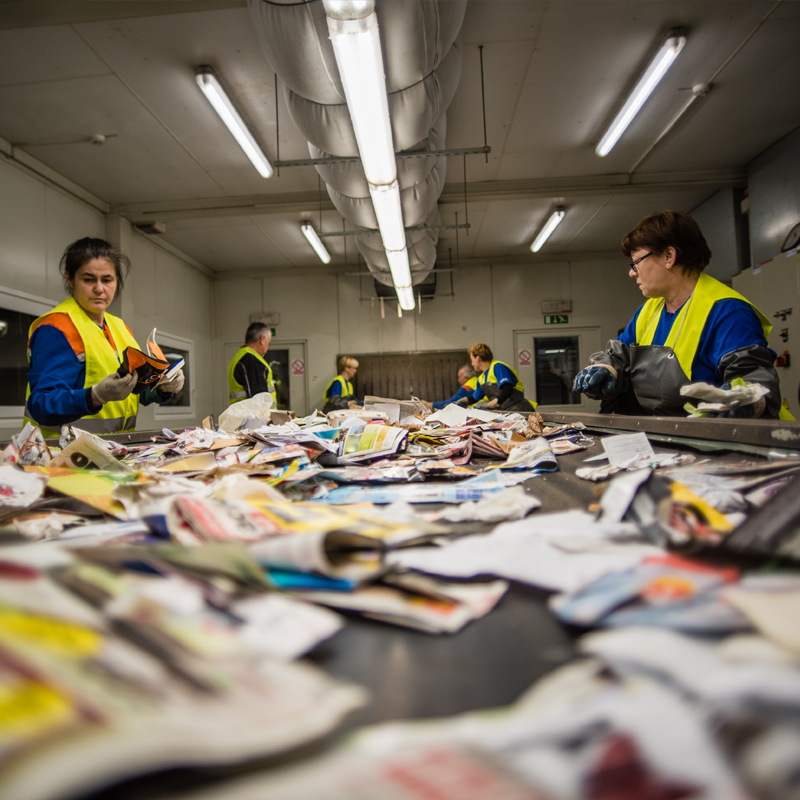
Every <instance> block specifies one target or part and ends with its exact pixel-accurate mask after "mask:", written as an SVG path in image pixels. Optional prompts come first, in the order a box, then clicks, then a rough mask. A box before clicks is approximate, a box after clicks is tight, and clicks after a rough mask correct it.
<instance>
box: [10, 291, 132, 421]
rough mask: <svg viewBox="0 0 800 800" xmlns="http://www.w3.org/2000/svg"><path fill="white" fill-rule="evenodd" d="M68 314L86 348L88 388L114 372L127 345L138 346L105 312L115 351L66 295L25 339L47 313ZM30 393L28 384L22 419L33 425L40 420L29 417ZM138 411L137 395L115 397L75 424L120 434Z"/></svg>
mask: <svg viewBox="0 0 800 800" xmlns="http://www.w3.org/2000/svg"><path fill="white" fill-rule="evenodd" d="M57 313H61V314H68V315H69V318H70V320H71V321H72V324H73V325H74V326H75V329H76V330H77V331H78V335H79V336H80V337H81V340H82V341H83V345H84V348H85V350H86V378H85V380H84V382H83V388H84V389H88V388H89V387H90V386H95V385H97V384H98V383H100V381H102V380H103V378H105V377H107V376H108V375H110V374H111V373H112V372H116V371H117V370H118V369H119V366H120V363H121V362H122V355H123V353H124V351H125V348H126V347H135V348H136V349H137V350H138V349H139V345H138V344H137V343H136V339H134V338H133V336H132V335H131V334H130V331H128V328H127V326H126V325H125V323H124V322H123V321H122V320H121V319H120V318H119V317H115V316H114V315H113V314H109V313H106V314H105V315H104V319H105V324H106V325H108V329H109V330H110V331H111V336H112V337H113V338H114V343H115V344H116V346H117V348H118V350H114V348H113V347H112V346H111V344H110V342H109V341H108V339H107V338H106V336H105V334H104V333H103V331H102V330H101V329H100V327H99V326H98V325H97V324H96V323H95V322H93V321H92V320H91V319H89V316H88V314H87V313H86V312H85V311H84V310H83V309H82V308H81V307H80V306H79V305H78V303H77V302H76V301H75V299H74V298H73V297H68V298H67V299H66V300H65V301H64V302H63V303H59V305H57V306H56V307H55V308H54V309H53V310H52V311H49V312H48V313H47V314H43V315H42V316H41V317H39V318H38V319H36V320H34V321H33V323H32V324H31V327H30V330H29V332H28V338H29V339H30V337H31V336H32V335H33V332H34V331H35V330H36V328H37V327H38V326H39V325H40V324H41V322H42V320H44V319H45V318H46V317H48V316H49V315H50V314H57ZM30 395H31V387H30V384H28V388H27V391H26V393H25V401H26V408H25V413H26V417H25V420H26V421H27V422H32V423H33V424H34V425H38V424H39V423H38V422H36V421H35V420H33V419H31V418H30V416H29V414H28V409H27V401H28V398H29V397H30ZM138 411H139V395H137V394H130V395H128V397H126V398H125V399H124V400H114V401H112V402H109V403H106V404H105V405H104V406H103V407H102V408H101V409H100V411H98V412H97V414H91V415H89V416H86V417H81V421H80V423H79V425H78V427H81V426H83V427H84V428H85V429H86V430H88V431H90V432H91V433H119V432H122V431H131V430H135V428H136V414H137V413H138ZM39 427H40V428H42V431H43V432H46V434H45V435H47V434H50V435H53V434H56V435H57V434H58V432H59V431H58V430H57V429H55V428H49V427H46V426H41V425H40V426H39Z"/></svg>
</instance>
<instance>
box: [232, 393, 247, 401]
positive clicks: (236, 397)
mask: <svg viewBox="0 0 800 800" xmlns="http://www.w3.org/2000/svg"><path fill="white" fill-rule="evenodd" d="M228 397H229V398H230V399H231V400H241V399H243V398H245V397H247V392H230V393H229V394H228Z"/></svg>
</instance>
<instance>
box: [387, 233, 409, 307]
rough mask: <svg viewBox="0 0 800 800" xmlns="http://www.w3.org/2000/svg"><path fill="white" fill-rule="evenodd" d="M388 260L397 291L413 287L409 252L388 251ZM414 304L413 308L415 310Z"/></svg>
mask: <svg viewBox="0 0 800 800" xmlns="http://www.w3.org/2000/svg"><path fill="white" fill-rule="evenodd" d="M386 260H387V261H388V262H389V269H390V270H391V271H392V282H393V283H394V285H395V288H396V289H405V288H410V287H411V269H410V268H409V266H408V250H406V249H405V247H404V248H403V249H402V250H387V251H386ZM413 307H414V306H413V304H412V306H411V308H413Z"/></svg>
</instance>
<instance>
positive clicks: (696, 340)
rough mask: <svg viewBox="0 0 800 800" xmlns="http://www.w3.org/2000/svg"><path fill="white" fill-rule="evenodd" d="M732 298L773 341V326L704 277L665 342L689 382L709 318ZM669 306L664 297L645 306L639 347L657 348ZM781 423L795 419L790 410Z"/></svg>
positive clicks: (735, 294) (722, 286)
mask: <svg viewBox="0 0 800 800" xmlns="http://www.w3.org/2000/svg"><path fill="white" fill-rule="evenodd" d="M729 298H732V299H735V300H742V301H743V302H745V303H747V304H748V305H749V306H750V307H751V308H752V309H753V311H755V312H756V314H757V316H758V321H759V322H760V323H761V327H762V329H763V330H764V338H765V339H766V340H767V341H769V334H770V332H771V331H772V323H771V322H770V321H769V320H768V319H767V318H766V317H765V316H764V315H763V314H762V313H761V312H760V311H759V310H758V309H757V308H756V307H755V306H754V305H753V304H752V303H751V302H750V301H749V300H748V299H747V298H746V297H743V296H742V295H740V294H739V292H736V291H734V290H733V289H729V288H728V287H727V286H725V284H724V283H720V282H719V281H718V280H716V279H714V278H712V277H711V276H710V275H706V274H705V273H701V274H700V277H699V279H698V281H697V286H695V288H694V292H693V293H692V296H691V298H689V300H688V301H687V303H686V306H685V308H684V309H683V311H682V312H681V313H679V314H678V315H677V316H676V317H675V320H674V321H673V323H672V328H670V332H669V335H668V336H667V339H666V341H665V342H664V345H665V346H666V347H671V348H672V350H673V351H674V353H675V356H676V358H677V359H678V363H679V364H680V365H681V369H682V370H683V371H684V373H685V374H686V377H687V378H689V380H691V379H692V364H693V363H694V357H695V355H696V354H697V348H698V346H699V345H700V337H701V336H702V334H703V329H704V328H705V325H706V320H707V319H708V315H709V314H710V313H711V309H712V308H713V306H714V303H716V302H717V301H718V300H726V299H729ZM665 303H666V301H665V300H664V298H663V297H651V298H650V299H649V300H648V301H647V302H646V303H645V304H644V306H642V310H641V311H640V312H639V317H638V318H637V320H636V343H637V344H638V345H642V346H647V345H651V344H653V338H654V337H655V333H656V329H657V328H658V320H659V318H660V316H661V309H662V308H663V307H664V305H665ZM780 419H794V417H793V416H792V415H791V414H789V412H788V411H787V410H786V409H784V408H781V412H780Z"/></svg>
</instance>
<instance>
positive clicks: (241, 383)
mask: <svg viewBox="0 0 800 800" xmlns="http://www.w3.org/2000/svg"><path fill="white" fill-rule="evenodd" d="M270 341H272V331H270V329H269V326H267V325H265V324H264V323H263V322H251V323H250V325H249V327H248V328H247V332H246V333H245V336H244V345H243V346H242V347H240V348H239V349H238V350H237V351H236V355H235V356H234V357H233V359H232V360H231V363H230V364H228V389H229V392H230V394H229V395H228V398H229V400H230V402H231V403H238V402H239V401H240V400H244V399H245V398H246V397H253V396H255V395H257V394H261V393H262V392H269V393H270V394H271V395H272V407H273V408H277V407H278V396H277V392H276V391H275V382H274V381H273V379H272V368H271V367H270V365H269V364H268V363H267V362H266V361H265V360H264V356H265V355H266V353H267V350H269V343H270Z"/></svg>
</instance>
